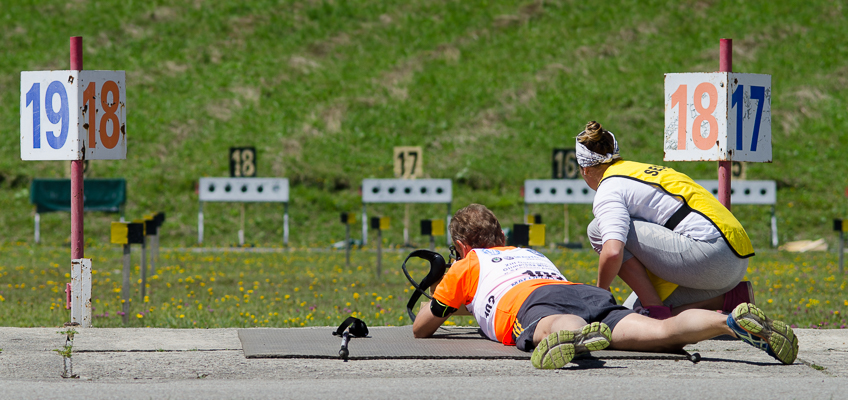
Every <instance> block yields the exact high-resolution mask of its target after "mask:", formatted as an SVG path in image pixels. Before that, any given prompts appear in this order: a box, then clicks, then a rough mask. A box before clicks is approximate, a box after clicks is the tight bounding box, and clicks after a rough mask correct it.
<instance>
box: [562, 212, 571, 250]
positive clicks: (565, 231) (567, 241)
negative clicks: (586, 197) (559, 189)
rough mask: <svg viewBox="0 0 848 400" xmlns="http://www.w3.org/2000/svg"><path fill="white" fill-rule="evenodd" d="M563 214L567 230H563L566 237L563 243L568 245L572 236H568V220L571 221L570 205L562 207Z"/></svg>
mask: <svg viewBox="0 0 848 400" xmlns="http://www.w3.org/2000/svg"><path fill="white" fill-rule="evenodd" d="M562 214H563V219H564V220H565V228H563V234H564V235H565V236H563V240H562V242H563V243H566V244H567V243H570V241H569V240H570V239H569V237H570V236H571V235H569V234H568V219H569V218H568V204H563V205H562Z"/></svg>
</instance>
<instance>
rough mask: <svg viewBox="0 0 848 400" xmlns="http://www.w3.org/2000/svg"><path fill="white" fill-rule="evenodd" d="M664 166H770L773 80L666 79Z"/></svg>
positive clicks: (730, 76)
mask: <svg viewBox="0 0 848 400" xmlns="http://www.w3.org/2000/svg"><path fill="white" fill-rule="evenodd" d="M664 148H665V157H664V160H665V161H731V160H733V161H748V162H771V161H772V153H771V76H770V75H760V74H737V73H733V72H714V73H688V74H666V76H665V145H664Z"/></svg>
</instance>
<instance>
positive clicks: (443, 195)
mask: <svg viewBox="0 0 848 400" xmlns="http://www.w3.org/2000/svg"><path fill="white" fill-rule="evenodd" d="M452 200H453V184H452V182H451V180H450V179H363V180H362V202H363V203H450V202H451V201H452Z"/></svg>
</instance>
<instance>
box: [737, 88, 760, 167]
mask: <svg viewBox="0 0 848 400" xmlns="http://www.w3.org/2000/svg"><path fill="white" fill-rule="evenodd" d="M744 93H745V85H739V86H737V87H736V90H735V91H734V92H733V95H732V96H731V104H730V106H731V107H736V150H742V128H743V125H744V123H743V120H742V96H743V94H744ZM751 99H754V100H758V101H757V116H756V118H754V134H753V135H751V136H752V137H751V151H757V136H759V134H760V119H762V117H763V102H765V100H766V88H765V87H763V86H751Z"/></svg>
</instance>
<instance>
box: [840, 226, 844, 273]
mask: <svg viewBox="0 0 848 400" xmlns="http://www.w3.org/2000/svg"><path fill="white" fill-rule="evenodd" d="M844 247H845V233H844V232H843V231H839V273H840V274H844V273H845V267H844V264H842V261H844V260H843V257H844V255H845V249H844Z"/></svg>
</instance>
